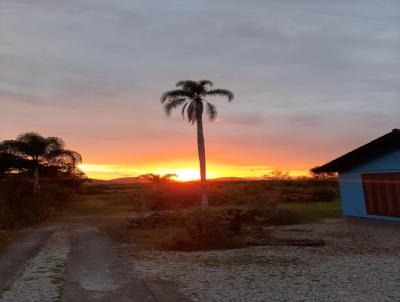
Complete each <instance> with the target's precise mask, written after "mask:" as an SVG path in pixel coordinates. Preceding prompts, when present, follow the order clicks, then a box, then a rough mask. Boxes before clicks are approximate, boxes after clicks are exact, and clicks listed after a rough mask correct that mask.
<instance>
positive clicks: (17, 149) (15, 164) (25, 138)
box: [0, 132, 84, 193]
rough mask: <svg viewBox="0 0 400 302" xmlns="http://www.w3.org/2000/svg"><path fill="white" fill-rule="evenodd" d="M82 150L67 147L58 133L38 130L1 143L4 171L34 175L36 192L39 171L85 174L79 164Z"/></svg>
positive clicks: (77, 175) (58, 174)
mask: <svg viewBox="0 0 400 302" xmlns="http://www.w3.org/2000/svg"><path fill="white" fill-rule="evenodd" d="M81 162H82V157H81V155H80V154H79V153H77V152H75V151H72V150H68V149H65V143H64V141H63V140H62V139H61V138H58V137H43V136H41V135H40V134H38V133H35V132H28V133H24V134H21V135H19V136H18V137H17V138H16V139H15V140H5V141H3V142H1V143H0V173H2V174H3V175H4V174H6V173H12V174H15V173H25V174H28V175H30V176H31V177H32V182H33V192H34V193H36V192H38V191H39V188H40V186H39V173H44V174H47V175H53V176H69V177H82V176H83V175H84V174H83V173H82V172H81V171H79V170H78V168H77V165H78V164H79V163H81Z"/></svg>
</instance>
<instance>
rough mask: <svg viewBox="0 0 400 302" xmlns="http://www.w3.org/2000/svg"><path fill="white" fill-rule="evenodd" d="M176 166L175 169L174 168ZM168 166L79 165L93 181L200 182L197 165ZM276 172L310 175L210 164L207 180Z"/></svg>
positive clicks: (305, 171) (297, 174)
mask: <svg viewBox="0 0 400 302" xmlns="http://www.w3.org/2000/svg"><path fill="white" fill-rule="evenodd" d="M174 164H175V167H174ZM174 164H172V165H171V164H170V166H168V164H166V166H168V167H166V168H158V167H157V165H158V164H155V166H151V165H150V166H149V167H147V168H144V167H137V166H136V167H135V166H133V165H123V164H119V165H112V164H110V165H108V164H90V163H84V164H81V165H79V168H80V169H81V170H82V171H83V172H85V174H86V175H87V176H88V177H89V178H92V179H99V180H111V179H116V178H123V177H137V176H139V175H141V174H146V173H154V174H160V175H164V174H167V173H174V174H176V175H177V177H176V178H175V179H176V180H178V181H191V180H199V179H200V172H199V168H198V166H196V164H195V163H193V164H191V165H190V164H188V163H181V164H180V163H174ZM274 170H283V171H286V172H288V173H289V174H290V176H293V177H299V176H307V175H309V171H308V170H307V169H303V170H301V169H298V170H290V169H273V168H265V167H262V166H259V167H258V166H251V167H250V166H244V167H239V166H237V167H235V166H228V165H221V164H210V165H209V166H208V170H207V179H216V178H223V177H238V178H261V177H262V176H263V175H266V174H268V173H270V172H271V171H274Z"/></svg>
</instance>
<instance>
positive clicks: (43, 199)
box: [0, 180, 73, 228]
mask: <svg viewBox="0 0 400 302" xmlns="http://www.w3.org/2000/svg"><path fill="white" fill-rule="evenodd" d="M0 189H1V192H2V196H1V197H0V210H1V213H0V219H1V220H0V226H2V227H8V228H10V227H16V226H23V225H30V224H34V223H37V222H39V221H42V220H44V219H47V218H48V217H50V216H51V215H52V214H53V213H54V212H55V210H56V208H57V207H59V206H60V205H62V204H63V203H65V202H66V201H67V200H68V198H69V197H70V196H71V194H72V192H73V191H72V189H69V188H66V187H61V186H59V185H56V184H49V183H43V184H42V186H41V191H40V192H39V193H36V194H32V184H31V183H30V182H27V181H21V180H18V181H17V180H15V181H8V182H3V183H1V185H0Z"/></svg>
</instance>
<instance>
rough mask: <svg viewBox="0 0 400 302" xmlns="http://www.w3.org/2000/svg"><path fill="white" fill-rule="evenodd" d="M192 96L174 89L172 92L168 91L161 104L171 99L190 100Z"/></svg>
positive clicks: (162, 97) (164, 94)
mask: <svg viewBox="0 0 400 302" xmlns="http://www.w3.org/2000/svg"><path fill="white" fill-rule="evenodd" d="M190 97H191V95H190V93H188V92H187V91H184V90H182V89H174V90H170V91H166V92H164V93H163V95H162V96H161V103H162V104H164V103H165V102H166V101H167V100H169V99H176V98H190Z"/></svg>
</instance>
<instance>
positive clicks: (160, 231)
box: [63, 181, 341, 250]
mask: <svg viewBox="0 0 400 302" xmlns="http://www.w3.org/2000/svg"><path fill="white" fill-rule="evenodd" d="M198 189H199V188H198V184H196V183H170V184H166V185H164V186H162V187H155V186H153V185H151V184H133V185H91V184H88V185H85V186H84V187H83V189H82V191H81V193H80V194H76V195H75V196H74V198H72V199H71V200H70V201H69V202H68V203H67V204H66V206H65V208H64V211H63V215H67V216H80V215H83V216H86V215H89V216H93V217H98V218H97V220H98V221H99V222H100V221H101V222H102V223H101V228H102V229H103V231H105V232H106V233H108V234H109V235H110V236H111V237H112V238H114V239H116V240H120V241H123V242H128V243H132V242H134V243H135V244H136V245H139V246H142V247H150V248H157V249H163V250H170V249H172V250H174V249H178V250H199V249H227V248H240V247H245V246H246V244H247V243H245V240H248V238H251V237H254V238H255V237H257V236H258V235H257V232H258V231H257V229H259V228H260V227H263V226H274V225H276V226H278V225H287V224H306V223H313V222H319V221H322V220H323V219H326V218H336V217H340V215H341V212H340V204H339V200H338V190H337V184H336V183H335V182H332V181H328V182H307V181H301V182H299V181H292V182H282V181H281V182H265V181H264V182H263V181H255V182H215V183H212V182H210V185H209V192H210V207H209V209H208V210H207V211H206V212H202V213H201V212H200V213H199V212H198V203H199V197H198V196H199V191H198ZM324 198H326V199H325V200H324ZM270 205H273V207H270ZM138 208H140V210H142V211H143V212H142V213H141V214H140V215H139V214H138V211H137V210H138ZM229 210H234V211H236V210H239V211H240V212H241V213H247V212H251V211H258V212H259V213H260V212H261V213H264V214H265V215H266V216H267V217H268V219H267V221H266V222H265V221H264V222H261V223H260V222H259V221H258V220H257V219H256V217H254V219H253V220H252V219H250V220H252V221H247V222H243V223H242V222H240V223H239V224H240V225H241V226H240V228H241V232H240V236H238V235H235V236H233V235H232V232H231V231H227V225H229V224H230V223H232V222H233V220H234V218H233V216H229V215H230V214H229V215H228V214H227V213H228V212H229ZM204 213H205V214H204ZM264 214H262V215H264ZM153 215H156V216H153ZM199 215H200V216H199ZM146 217H149V219H148V220H146V219H147V218H146ZM151 217H154V219H153V218H151ZM111 218H112V219H111ZM150 218H151V219H150ZM228 220H230V221H231V222H226V221H228ZM130 221H133V222H134V224H131V223H130ZM165 221H167V223H165ZM168 221H169V222H168ZM138 222H139V224H138ZM199 223H200V224H201V225H202V227H201V232H205V234H202V233H201V232H200V233H196V232H198V230H197V229H196V228H198V224H199ZM204 230H205V231H204ZM193 231H195V232H194V233H193ZM246 238H247V239H246ZM257 240H258V239H257ZM269 240H270V237H269ZM199 242H200V243H201V244H202V245H201V246H200V243H199ZM263 244H264V243H263ZM268 244H277V243H276V241H274V242H272V243H271V242H270V241H269V242H268Z"/></svg>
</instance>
